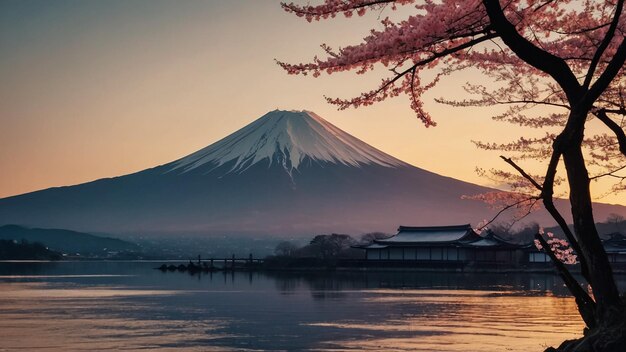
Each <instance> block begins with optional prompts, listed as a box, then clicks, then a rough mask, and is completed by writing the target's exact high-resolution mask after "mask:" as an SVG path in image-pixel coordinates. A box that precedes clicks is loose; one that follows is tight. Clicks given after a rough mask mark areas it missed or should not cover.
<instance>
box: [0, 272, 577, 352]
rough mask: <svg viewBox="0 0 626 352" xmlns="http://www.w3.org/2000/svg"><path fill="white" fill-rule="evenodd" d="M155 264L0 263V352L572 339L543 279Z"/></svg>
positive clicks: (502, 345)
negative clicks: (182, 268)
mask: <svg viewBox="0 0 626 352" xmlns="http://www.w3.org/2000/svg"><path fill="white" fill-rule="evenodd" d="M160 264H161V262H159V263H156V262H39V263H34V262H30V263H11V262H2V263H0V331H2V339H0V351H14V350H17V351H20V350H21V351H33V350H41V351H92V350H99V351H107V350H109V351H117V350H125V351H134V350H144V351H145V350H149V351H242V350H249V351H256V350H289V351H292V350H314V351H346V350H354V351H362V350H371V351H381V350H385V351H478V350H480V351H543V349H545V348H546V347H547V346H550V345H558V344H559V343H560V342H561V341H563V340H564V339H569V338H575V337H578V336H580V333H581V330H582V328H583V324H582V322H581V321H580V318H579V317H578V314H577V312H576V307H575V304H574V301H573V299H571V298H570V297H567V291H566V289H565V288H564V287H563V285H562V283H561V281H560V279H559V278H558V277H557V276H554V275H550V274H457V273H411V272H404V273H397V272H396V273H385V272H378V273H374V272H370V273H364V272H351V273H347V272H335V273H325V272H320V273H305V274H296V273H244V272H237V273H223V272H218V273H212V274H203V275H200V276H199V275H195V276H192V275H189V274H186V273H178V272H165V273H162V272H160V271H158V270H154V269H153V268H154V267H157V266H159V265H160Z"/></svg>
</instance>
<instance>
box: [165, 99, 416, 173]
mask: <svg viewBox="0 0 626 352" xmlns="http://www.w3.org/2000/svg"><path fill="white" fill-rule="evenodd" d="M306 158H309V159H311V160H312V161H317V162H330V163H335V164H344V165H350V166H359V165H367V164H370V165H371V164H376V165H381V166H385V167H396V166H401V165H406V164H405V163H404V162H402V161H400V160H398V159H396V158H394V157H392V156H390V155H388V154H385V153H383V152H381V151H379V150H378V149H376V148H374V147H372V146H370V145H368V144H367V143H365V142H363V141H361V140H359V139H358V138H356V137H353V136H351V135H350V134H348V133H346V132H344V131H342V130H341V129H339V128H337V127H336V126H334V125H332V124H331V123H329V122H328V121H326V120H324V119H323V118H321V117H320V116H318V115H317V114H315V113H313V112H310V111H304V110H303V111H282V110H275V111H271V112H269V113H267V114H265V115H263V116H262V117H260V118H259V119H257V120H256V121H254V122H252V123H250V124H249V125H247V126H246V127H244V128H242V129H240V130H238V131H236V132H235V133H233V134H231V135H229V136H227V137H225V138H223V139H221V140H219V141H217V142H215V143H213V144H211V145H209V146H208V147H206V148H203V149H201V150H199V151H197V152H195V153H193V154H190V155H188V156H186V157H184V158H182V159H179V160H177V161H175V162H174V163H172V166H173V167H172V168H171V169H170V171H174V170H178V171H179V172H180V171H182V172H183V173H185V172H188V171H191V170H194V169H196V168H198V167H200V166H203V165H209V166H212V167H219V166H222V165H224V164H226V163H229V162H232V161H234V165H233V166H232V169H231V171H232V172H240V171H243V170H245V169H247V168H249V167H250V166H252V165H254V164H256V163H258V162H260V161H263V160H269V163H270V165H271V164H272V163H280V164H282V166H283V167H284V168H285V170H286V171H287V172H288V173H290V174H291V171H292V170H294V169H297V168H298V166H300V164H301V163H302V162H303V161H304V160H305V159H306Z"/></svg>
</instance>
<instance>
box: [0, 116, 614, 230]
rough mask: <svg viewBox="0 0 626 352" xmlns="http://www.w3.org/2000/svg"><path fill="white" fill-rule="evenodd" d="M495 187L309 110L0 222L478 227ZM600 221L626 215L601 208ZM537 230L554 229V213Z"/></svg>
mask: <svg viewBox="0 0 626 352" xmlns="http://www.w3.org/2000/svg"><path fill="white" fill-rule="evenodd" d="M485 191H489V189H488V188H485V187H481V186H478V185H474V184H470V183H467V182H462V181H459V180H455V179H453V178H449V177H444V176H441V175H437V174H435V173H432V172H429V171H426V170H423V169H420V168H417V167H414V166H412V165H409V164H407V163H404V162H402V161H400V160H398V159H396V158H394V157H392V156H390V155H388V154H385V153H383V152H381V151H379V150H377V149H376V148H374V147H372V146H370V145H368V144H366V143H364V142H363V141H361V140H359V139H357V138H355V137H353V136H351V135H349V134H348V133H346V132H344V131H342V130H340V129H339V128H337V127H335V126H333V125H332V124H330V123H329V122H327V121H325V120H324V119H322V118H321V117H319V116H318V115H316V114H314V113H312V112H308V111H278V110H277V111H272V112H269V113H267V114H266V115H264V116H262V117H261V118H259V119H257V120H256V121H254V122H252V123H251V124H249V125H248V126H246V127H244V128H242V129H241V130H239V131H237V132H235V133H233V134H231V135H229V136H227V137H225V138H224V139H222V140H220V141H217V142H215V143H213V144H211V145H209V146H208V147H206V148H204V149H201V150H199V151H197V152H195V153H192V154H190V155H188V156H185V157H183V158H181V159H178V160H175V161H173V162H170V163H167V164H164V165H161V166H157V167H155V168H151V169H147V170H144V171H140V172H137V173H134V174H130V175H126V176H121V177H115V178H108V179H101V180H97V181H94V182H89V183H84V184H80V185H75V186H70V187H59V188H51V189H46V190H42V191H37V192H32V193H27V194H23V195H19V196H14V197H9V198H4V199H0V223H19V224H28V225H29V226H39V227H60V228H73V229H78V230H86V231H98V232H109V233H115V232H127V233H128V232H132V233H143V234H149V233H177V234H208V235H226V234H239V235H246V234H251V235H260V234H272V235H291V236H299V235H311V234H319V233H328V232H344V233H362V232H371V231H386V232H392V231H394V230H395V229H396V228H397V226H398V225H401V224H402V225H442V224H459V223H468V222H469V223H477V222H479V221H481V220H483V219H487V218H491V216H493V214H494V211H493V210H492V209H489V208H488V207H487V206H485V204H483V203H482V202H479V201H472V200H462V199H461V196H462V195H472V194H477V193H481V192H485ZM595 209H596V211H597V213H598V218H599V219H604V218H605V217H606V215H608V213H611V212H612V213H620V214H626V208H625V207H620V206H609V205H597V206H596V207H595ZM534 220H539V221H542V222H544V223H548V224H552V223H553V221H551V220H550V219H549V218H548V217H547V215H546V214H543V213H541V214H537V215H534Z"/></svg>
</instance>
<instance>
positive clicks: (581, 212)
mask: <svg viewBox="0 0 626 352" xmlns="http://www.w3.org/2000/svg"><path fill="white" fill-rule="evenodd" d="M579 134H580V136H579V137H575V141H572V142H573V143H568V144H569V145H567V146H566V148H565V149H564V150H563V162H564V164H565V169H566V171H567V177H568V181H569V191H570V194H569V199H570V204H571V207H572V209H571V211H572V219H573V223H574V233H575V234H576V237H577V240H578V244H579V245H580V249H581V251H582V253H579V255H582V256H584V257H585V259H586V260H587V264H588V267H589V274H590V279H591V287H592V289H593V295H594V297H595V300H596V303H597V312H596V317H597V319H598V325H599V326H600V325H607V324H608V325H611V324H613V323H615V322H617V321H620V320H623V318H624V313H623V309H622V303H621V299H620V296H619V292H618V289H617V285H616V283H615V280H614V278H613V270H612V269H611V265H610V263H609V260H608V256H607V255H606V252H605V250H604V247H603V246H602V242H601V240H600V236H599V235H598V231H597V229H596V226H595V221H594V218H593V209H592V201H591V193H590V187H589V181H590V180H589V174H588V172H587V168H586V167H585V161H584V157H583V153H582V149H581V143H582V131H581V132H580V133H579Z"/></svg>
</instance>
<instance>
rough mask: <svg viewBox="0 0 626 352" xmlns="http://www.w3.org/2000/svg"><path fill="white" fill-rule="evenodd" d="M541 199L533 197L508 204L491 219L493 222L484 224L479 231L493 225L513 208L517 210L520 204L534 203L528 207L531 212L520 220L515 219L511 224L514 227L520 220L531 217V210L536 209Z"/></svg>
mask: <svg viewBox="0 0 626 352" xmlns="http://www.w3.org/2000/svg"><path fill="white" fill-rule="evenodd" d="M540 199H541V198H540V197H531V196H529V197H528V198H522V199H520V200H518V201H516V202H515V203H511V204H507V205H506V206H504V207H503V208H502V209H500V210H499V211H498V212H497V213H496V214H495V215H494V216H493V217H492V218H491V220H489V221H487V222H485V223H484V224H482V226H480V227H479V228H478V229H479V230H482V229H484V228H486V227H487V226H489V225H491V224H492V223H493V222H494V221H496V220H497V219H498V218H499V217H500V215H502V214H503V213H504V212H506V211H507V210H509V209H512V208H515V207H518V206H519V205H520V204H524V203H528V202H531V201H532V203H531V204H530V205H529V206H528V209H529V210H528V211H527V212H526V213H525V214H524V215H522V216H520V217H519V218H518V219H514V220H513V223H512V224H511V226H512V225H513V224H514V223H516V222H517V221H519V220H521V219H523V218H525V217H527V216H528V215H530V213H531V209H532V208H533V207H534V205H535V204H536V203H537V201H538V200H540Z"/></svg>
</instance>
